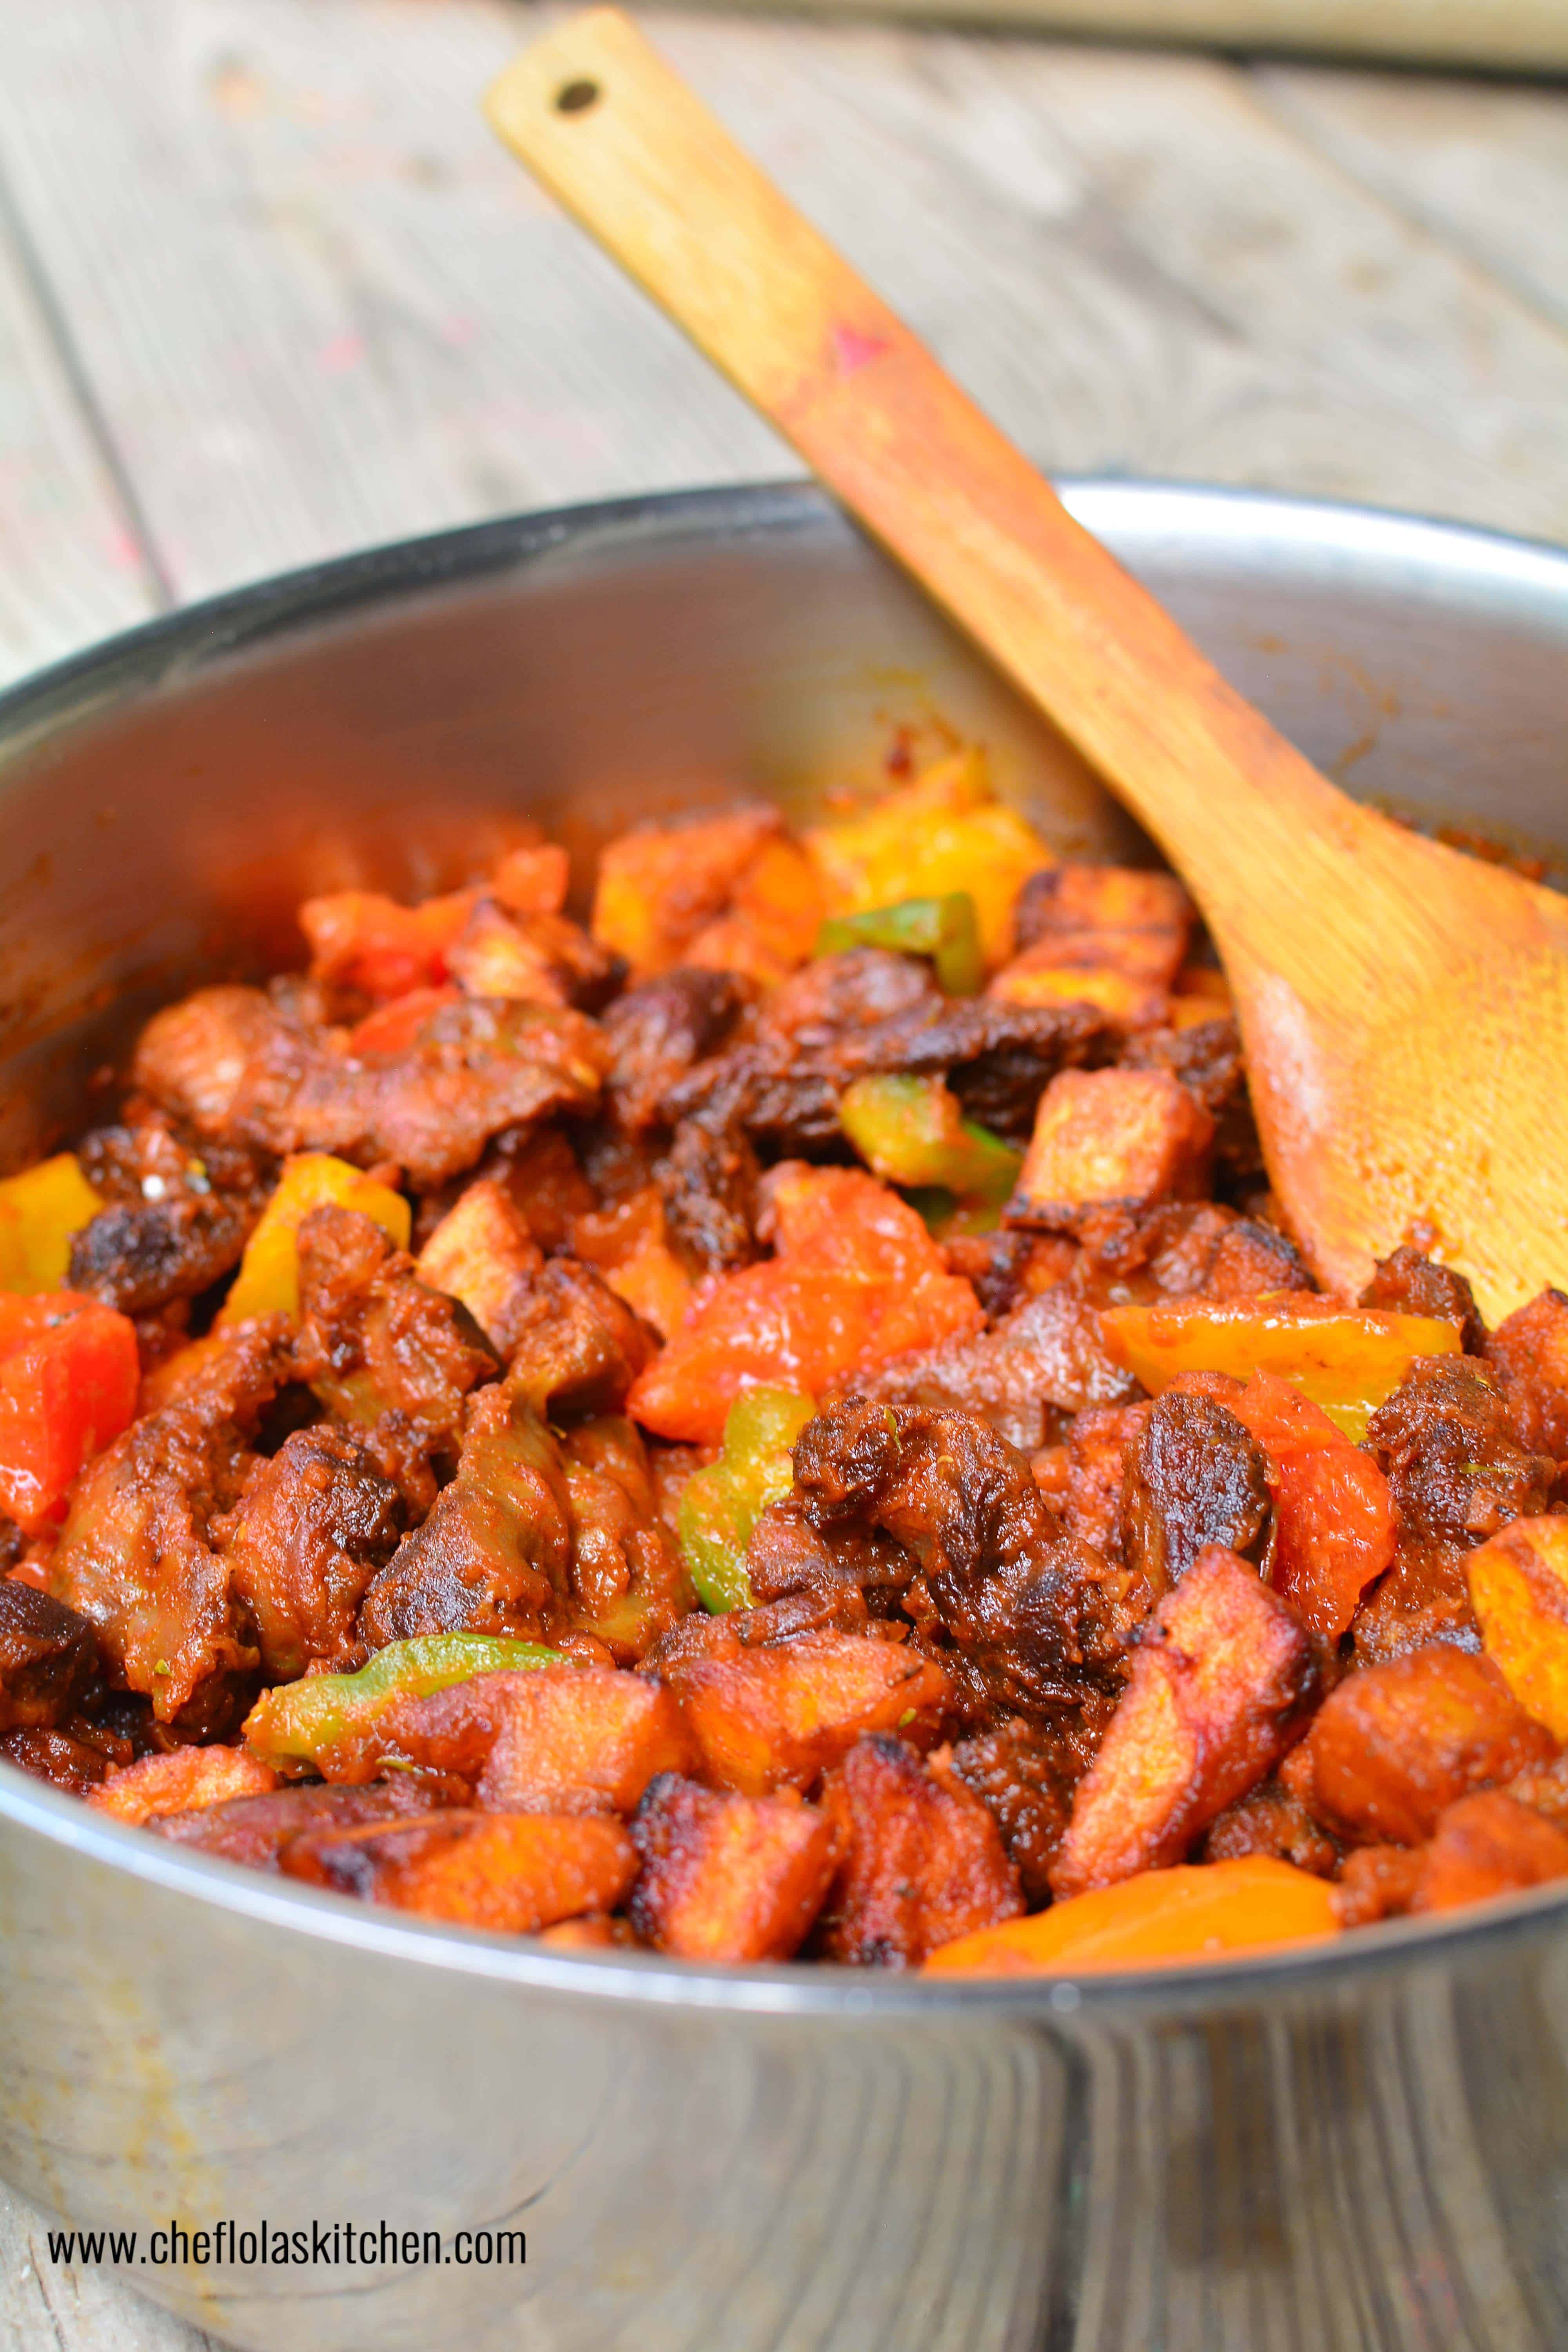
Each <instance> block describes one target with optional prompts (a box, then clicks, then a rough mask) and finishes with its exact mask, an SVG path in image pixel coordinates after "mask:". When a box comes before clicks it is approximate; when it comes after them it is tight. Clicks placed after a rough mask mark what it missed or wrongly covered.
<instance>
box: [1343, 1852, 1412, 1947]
mask: <svg viewBox="0 0 1568 2352" xmlns="http://www.w3.org/2000/svg"><path fill="white" fill-rule="evenodd" d="M1425 1859H1426V1852H1425V1848H1423V1847H1421V1846H1414V1847H1412V1846H1407V1845H1363V1846H1358V1847H1357V1849H1356V1851H1355V1853H1352V1854H1347V1855H1346V1857H1345V1864H1344V1868H1343V1869H1342V1872H1341V1873H1340V1883H1339V1885H1337V1886H1336V1887H1335V1889H1334V1911H1335V1914H1336V1916H1337V1917H1338V1919H1339V1923H1340V1925H1341V1927H1373V1926H1375V1924H1376V1922H1377V1921H1378V1920H1379V1919H1397V1918H1399V1917H1400V1916H1402V1915H1403V1914H1404V1913H1405V1912H1406V1911H1408V1910H1409V1908H1410V1903H1411V1897H1412V1896H1413V1895H1415V1889H1416V1887H1417V1886H1418V1885H1420V1882H1421V1867H1422V1864H1423V1862H1424V1861H1425Z"/></svg>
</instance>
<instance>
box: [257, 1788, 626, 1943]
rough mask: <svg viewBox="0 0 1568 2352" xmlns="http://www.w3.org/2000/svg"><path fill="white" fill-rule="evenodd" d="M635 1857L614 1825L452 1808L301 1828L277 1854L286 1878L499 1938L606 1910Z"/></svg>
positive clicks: (574, 1817) (585, 1818)
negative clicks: (340, 1826)
mask: <svg viewBox="0 0 1568 2352" xmlns="http://www.w3.org/2000/svg"><path fill="white" fill-rule="evenodd" d="M279 1868H280V1869H281V1870H282V1872H283V1874H284V1875H285V1877H288V1878H300V1879H303V1880H305V1882H306V1883H307V1884H308V1885H313V1886H327V1887H331V1889H332V1890H333V1891H334V1892H335V1893H337V1894H339V1895H356V1896H357V1897H358V1898H359V1900H360V1901H361V1902H362V1903H389V1904H391V1905H393V1906H395V1908H396V1909H398V1910H400V1911H416V1912H419V1913H422V1914H423V1915H424V1916H426V1917H427V1918H431V1919H449V1920H452V1921H453V1922H454V1923H455V1924H456V1925H458V1926H459V1927H488V1928H489V1929H490V1931H491V1932H492V1933H494V1934H500V1935H506V1936H531V1935H534V1934H536V1933H537V1932H538V1930H539V1929H540V1928H541V1927H550V1926H552V1924H553V1922H554V1921H555V1920H557V1919H573V1918H575V1917H576V1916H578V1915H579V1914H580V1913H581V1912H584V1911H595V1912H597V1911H611V1910H613V1909H614V1908H615V1906H616V1904H617V1903H618V1902H619V1901H620V1899H621V1897H622V1896H623V1895H625V1893H626V1889H627V1888H628V1886H629V1885H631V1883H632V1880H633V1878H634V1877H635V1875H636V1874H637V1851H636V1849H635V1847H634V1846H633V1844H632V1843H631V1840H630V1839H629V1838H628V1837H627V1835H626V1832H625V1830H624V1829H622V1827H621V1825H620V1823H619V1822H611V1821H603V1820H597V1819H595V1818H593V1817H591V1816H584V1815H580V1814H579V1815H568V1816H566V1817H564V1818H562V1817H558V1816H555V1815H552V1814H549V1813H469V1812H464V1811H460V1810H459V1809H458V1807H456V1806H454V1807H452V1808H451V1809H450V1810H449V1811H445V1812H437V1813H428V1814H426V1815H425V1816H424V1817H423V1818H415V1819H413V1820H410V1821H399V1822H367V1823H365V1824H363V1826H361V1827H358V1828H353V1829H330V1830H329V1829H323V1830H307V1831H305V1832H302V1833H301V1834H300V1836H299V1837H296V1838H291V1839H290V1840H289V1843H288V1844H287V1845H286V1846H285V1847H284V1848H283V1851H282V1853H281V1854H280V1855H279Z"/></svg>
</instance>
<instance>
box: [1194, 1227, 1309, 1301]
mask: <svg viewBox="0 0 1568 2352" xmlns="http://www.w3.org/2000/svg"><path fill="white" fill-rule="evenodd" d="M1202 1287H1203V1288H1204V1289H1205V1291H1206V1292H1207V1293H1208V1294H1209V1296H1210V1297H1213V1298H1256V1297H1258V1296H1259V1294H1260V1293H1262V1292H1264V1291H1270V1290H1310V1289H1311V1288H1312V1287H1313V1283H1312V1277H1311V1276H1310V1274H1309V1273H1308V1271H1307V1268H1306V1266H1305V1265H1304V1264H1303V1262H1302V1259H1301V1256H1300V1252H1299V1251H1298V1249H1297V1247H1296V1244H1294V1242H1292V1241H1291V1240H1290V1238H1289V1235H1288V1234H1282V1233H1281V1232H1280V1230H1279V1226H1278V1225H1271V1224H1268V1223H1266V1222H1265V1221H1264V1220H1263V1219H1262V1218H1258V1217H1238V1218H1237V1221H1236V1223H1234V1224H1233V1225H1231V1226H1229V1227H1228V1228H1227V1229H1226V1232H1225V1233H1223V1234H1221V1235H1220V1241H1219V1247H1218V1248H1217V1249H1216V1250H1215V1254H1214V1257H1213V1260H1212V1261H1211V1263H1210V1265H1209V1269H1208V1273H1207V1276H1206V1277H1205V1281H1204V1283H1203V1286H1202Z"/></svg>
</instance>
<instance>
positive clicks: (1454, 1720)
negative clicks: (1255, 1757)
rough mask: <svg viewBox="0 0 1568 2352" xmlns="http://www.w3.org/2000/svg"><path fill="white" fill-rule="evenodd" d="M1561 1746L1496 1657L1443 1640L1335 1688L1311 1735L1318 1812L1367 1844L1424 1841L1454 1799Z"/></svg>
mask: <svg viewBox="0 0 1568 2352" xmlns="http://www.w3.org/2000/svg"><path fill="white" fill-rule="evenodd" d="M1554 1752H1555V1743H1554V1742H1553V1740H1552V1738H1551V1737H1550V1736H1549V1735H1548V1734H1547V1733H1546V1732H1544V1731H1543V1730H1542V1728H1541V1727H1540V1725H1539V1724H1536V1723H1532V1722H1531V1719H1530V1717H1528V1716H1527V1715H1526V1714H1525V1712H1524V1709H1523V1708H1522V1707H1521V1706H1520V1704H1519V1701H1518V1700H1517V1699H1516V1698H1515V1697H1514V1696H1513V1693H1512V1692H1511V1691H1510V1689H1509V1686H1508V1685H1507V1684H1506V1683H1505V1682H1504V1680H1503V1678H1502V1676H1501V1675H1500V1674H1499V1672H1498V1670H1497V1668H1496V1666H1494V1665H1493V1664H1492V1663H1491V1661H1490V1659H1489V1658H1478V1657H1472V1656H1471V1655H1469V1654H1468V1653H1467V1652H1465V1651H1463V1650H1456V1649H1454V1648H1452V1647H1451V1646H1450V1645H1449V1644H1447V1643H1433V1644H1432V1645H1431V1646H1430V1647H1429V1648H1427V1649H1425V1650H1415V1651H1413V1652H1411V1653H1410V1654H1409V1655H1408V1656H1405V1657H1402V1658H1394V1659H1391V1660H1390V1661H1389V1663H1388V1664H1386V1665H1381V1666H1369V1667H1366V1668H1365V1669H1364V1670H1362V1671H1358V1672H1357V1673H1355V1674H1352V1675H1347V1676H1346V1677H1345V1679H1344V1681H1343V1682H1342V1683H1341V1684H1340V1685H1339V1687H1338V1688H1337V1689H1336V1690H1333V1691H1331V1692H1330V1694H1329V1696H1328V1697H1327V1698H1326V1699H1325V1700H1324V1701H1323V1704H1322V1706H1321V1707H1320V1709H1319V1710H1318V1714H1317V1717H1316V1718H1315V1720H1314V1722H1313V1724H1312V1727H1311V1730H1310V1733H1309V1734H1308V1737H1307V1740H1306V1753H1307V1756H1308V1758H1309V1759H1310V1766H1311V1783H1310V1805H1311V1810H1312V1811H1313V1813H1314V1814H1315V1815H1316V1816H1317V1818H1318V1819H1319V1820H1320V1821H1321V1822H1324V1823H1325V1824H1326V1825H1327V1827H1329V1828H1330V1829H1331V1830H1334V1831H1336V1832H1338V1833H1339V1834H1340V1835H1342V1836H1343V1837H1346V1838H1348V1839H1350V1840H1352V1842H1353V1843H1357V1844H1363V1845H1371V1844H1393V1845H1415V1844H1418V1843H1419V1842H1420V1841H1421V1840H1422V1839H1423V1838H1427V1837H1430V1836H1431V1834H1432V1832H1433V1831H1434V1829H1435V1828H1436V1823H1437V1816H1438V1814H1439V1813H1440V1812H1441V1811H1443V1809H1444V1807H1445V1806H1447V1805H1451V1804H1453V1803H1454V1802H1455V1801H1457V1800H1458V1798H1460V1797H1465V1796H1468V1795H1470V1794H1471V1793H1472V1792H1473V1791H1474V1790H1477V1789H1485V1788H1489V1787H1491V1786H1494V1785H1495V1784H1497V1783H1499V1782H1501V1781H1506V1780H1512V1779H1513V1777H1514V1775H1515V1774H1516V1773H1519V1772H1522V1771H1524V1770H1525V1769H1527V1768H1528V1767H1529V1766H1531V1765H1534V1764H1540V1763H1544V1762H1545V1761H1546V1760H1547V1759H1548V1758H1550V1757H1551V1756H1552V1754H1553V1753H1554Z"/></svg>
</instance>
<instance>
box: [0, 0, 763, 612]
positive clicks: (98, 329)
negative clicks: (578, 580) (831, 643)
mask: <svg viewBox="0 0 1568 2352" xmlns="http://www.w3.org/2000/svg"><path fill="white" fill-rule="evenodd" d="M522 30H523V27H522V26H521V24H520V22H519V20H518V19H517V18H515V17H512V16H508V15H507V14H506V13H505V12H503V11H502V10H500V9H499V8H497V7H493V6H490V5H486V0H453V5H447V6H441V7H430V6H427V5H397V0H273V5H268V7H267V8H266V9H264V10H258V9H257V8H255V7H254V6H253V5H249V0H209V5H202V6H200V7H191V6H187V5H181V0H71V5H56V6H52V7H50V8H49V9H47V10H46V11H42V12H40V13H39V15H38V16H37V18H36V20H35V22H34V24H33V25H32V26H30V28H29V37H28V40H27V42H26V44H24V45H22V54H21V57H20V58H19V60H18V61H17V65H16V71H15V72H11V71H9V70H8V72H7V74H6V76H5V78H4V82H3V87H0V151H3V152H4V155H5V162H6V166H7V169H8V171H9V172H10V173H11V175H12V180H13V184H14V186H15V188H16V194H17V200H18V204H19V205H20V207H21V209H22V210H23V212H24V213H25V215H26V219H27V221H28V224H29V226H30V229H31V233H32V234H33V235H34V236H35V237H36V238H37V243H38V247H39V250H40V252H41V254H42V255H43V257H44V262H45V266H46V268H47V271H48V273H49V276H50V278H51V281H52V282H53V284H54V285H55V286H56V288H57V289H58V293H59V298H60V300H61V302H62V304H63V306H64V307H65V308H66V309H67V310H68V313H69V315H70V318H71V320H72V325H73V330H74V331H75V333H76V335H77V337H78V338H79V346H80V349H81V352H82V354H83V361H84V365H85V367H86V368H87V371H88V373H89V376H90V378H91V380H92V382H93V383H94V385H95V386H96V388H97V391H98V394H99V396H100V399H101V401H102V404H103V406H104V408H105V411H106V412H107V413H108V414H109V415H111V416H112V418H113V420H114V427H115V431H116V434H117V436H118V437H119V440H120V444H121V448H122V450H123V452H124V456H125V462H126V465H127V467H128V469H129V471H130V473H131V474H132V478H134V480H135V481H136V483H137V485H138V488H139V490H140V492H141V495H142V498H143V499H144V501H145V503H146V507H147V509H148V511H149V512H150V513H151V514H152V515H153V517H154V519H155V527H156V530H157V533H158V537H159V540H160V543H161V545H162V547H163V551H164V553H165V559H166V561H167V562H168V564H169V567H170V571H171V573H172V575H173V577H174V580H175V582H176V583H177V585H178V587H179V590H180V593H182V594H183V595H186V596H190V595H196V594H200V593H204V592H206V591H208V590H211V589H213V588H216V587H217V586H219V585H223V584H226V583H229V582H232V581H234V580H235V579H237V578H240V577H244V576H247V575H254V574H257V573H260V572H268V571H272V570H275V569H278V568H279V567H281V566H284V565H288V564H292V563H299V562H305V561H307V560H309V559H311V558H314V557H318V556H321V555H324V554H328V553H331V552H334V551H339V550H342V549H344V548H347V547H351V546H356V545H363V544H364V543H366V542H368V541H376V540H384V539H390V538H395V537H398V536H400V535H402V534H404V533H406V532H412V531H418V530H428V529H433V528H435V527H437V526H439V525H441V524H445V523H452V522H459V521H464V520H469V519H471V518H473V517H476V516H479V515H483V514H489V513H493V512H495V511H497V510H498V509H500V510H504V509H508V508H513V507H525V506H531V505H538V504H542V503H546V502H549V501H551V500H552V499H570V498H575V497H585V496H589V495H593V494H595V493H602V492H608V491H615V490H619V489H632V488H645V487H650V486H658V485H663V484H671V485H673V484H677V483H682V482H686V481H689V480H691V479H694V478H699V479H700V478H716V477H721V476H724V475H730V476H734V475H738V474H757V473H763V474H766V473H769V472H776V471H777V470H778V469H779V463H780V461H779V457H778V455H777V450H776V445H774V444H773V441H772V439H771V437H770V436H768V435H767V434H766V433H765V432H764V430H763V428H762V427H761V426H759V425H755V424H753V423H752V420H751V419H750V418H749V416H747V415H745V414H744V413H743V412H742V408H741V405H740V404H739V402H738V401H736V400H735V398H734V396H733V395H732V394H729V393H727V392H726V391H725V390H724V388H723V387H722V386H721V385H719V384H716V383H712V382H710V381H709V380H707V379H706V378H705V376H704V375H703V373H702V372H701V371H700V369H699V368H698V366H697V364H696V362H693V361H692V360H690V359H689V357H688V355H687V354H686V352H685V351H684V350H683V348H682V347H681V345H680V343H679V338H678V337H677V335H676V333H675V331H674V330H673V329H670V328H668V327H667V326H665V325H664V324H663V322H662V321H660V320H658V319H657V318H655V317H654V316H653V314H652V313H651V312H648V311H647V310H645V309H644V308H643V307H642V306H639V305H638V303H637V300H636V298H635V297H632V296H631V295H629V294H628V293H627V292H626V289H624V288H623V287H621V286H620V285H619V284H618V283H617V282H616V278H615V273H614V272H613V270H612V269H611V268H610V266H609V265H608V263H605V262H602V261H598V260H597V259H596V258H595V257H593V256H591V255H588V254H587V253H586V252H585V250H584V247H583V244H582V241H581V240H580V239H579V237H578V236H577V235H576V233H575V231H574V230H573V229H571V228H570V227H569V226H568V225H567V224H566V223H565V222H564V221H563V220H561V219H560V218H558V217H557V216H555V215H553V214H552V212H551V211H550V209H549V208H548V207H547V206H546V205H545V204H544V202H543V200H542V198H539V197H537V196H535V195H534V194H533V193H532V191H531V189H530V188H529V186H528V185H527V184H526V181H525V179H524V176H523V175H522V174H521V173H519V171H518V170H517V167H516V165H515V164H513V163H510V161H509V160H508V159H507V158H506V157H505V156H504V155H503V154H502V152H501V151H500V148H499V146H498V145H497V143H496V142H495V141H494V140H493V138H492V137H491V135H490V133H489V131H488V130H487V129H486V128H485V127H484V125H483V123H482V122H481V121H480V120H479V113H478V97H479V91H480V90H481V89H482V88H483V87H484V84H485V82H486V81H487V79H489V77H490V76H491V74H493V73H494V71H495V70H496V69H497V68H499V67H500V65H501V64H502V63H503V62H504V61H505V59H506V58H507V57H508V56H509V55H510V52H511V50H512V49H513V47H515V46H516V45H517V42H518V40H519V38H520V36H521V32H522Z"/></svg>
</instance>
